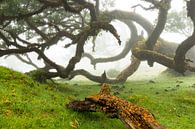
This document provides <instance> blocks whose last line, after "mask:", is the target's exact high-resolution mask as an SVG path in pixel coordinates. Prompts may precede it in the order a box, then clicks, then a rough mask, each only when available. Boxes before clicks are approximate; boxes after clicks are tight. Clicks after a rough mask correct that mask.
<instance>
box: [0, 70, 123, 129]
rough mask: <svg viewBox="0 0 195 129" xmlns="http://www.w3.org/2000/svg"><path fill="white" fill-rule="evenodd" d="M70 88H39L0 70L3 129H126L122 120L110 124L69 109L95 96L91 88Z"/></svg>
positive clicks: (0, 122) (98, 116)
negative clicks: (75, 101)
mask: <svg viewBox="0 0 195 129" xmlns="http://www.w3.org/2000/svg"><path fill="white" fill-rule="evenodd" d="M69 87H70V85H69V84H62V85H58V86H53V85H52V84H47V85H46V84H45V85H43V84H39V83H37V82H34V81H33V80H32V79H31V78H30V77H28V76H26V75H24V74H22V73H19V72H15V71H12V70H10V69H7V68H4V67H0V128H1V129H39V128H44V129H45V128H46V129H73V128H78V127H79V128H82V129H92V128H93V127H94V129H95V128H97V129H98V128H99V129H100V128H105V129H107V128H110V127H113V126H114V127H116V128H117V129H122V128H123V126H122V124H121V123H120V121H119V120H110V119H108V118H106V116H104V115H103V114H95V115H90V114H91V113H77V112H74V111H71V110H68V109H66V108H65V104H66V103H68V102H69V101H70V100H72V99H74V98H75V99H76V96H77V97H78V95H79V96H80V97H83V98H84V96H86V95H88V94H89V92H90V93H94V92H96V91H95V90H94V88H93V89H91V88H90V87H92V86H90V85H86V86H85V87H86V88H87V89H88V90H86V89H85V90H86V91H87V92H83V91H84V90H83V89H80V88H79V89H78V90H74V87H75V89H77V88H76V87H78V85H77V84H72V85H71V87H72V88H69ZM98 88H99V86H97V87H96V89H97V91H98ZM92 90H93V91H92ZM80 93H82V94H80ZM97 121H99V122H97ZM104 122H106V123H104ZM81 123H83V124H81ZM92 125H93V127H92Z"/></svg>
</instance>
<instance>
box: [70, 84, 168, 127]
mask: <svg viewBox="0 0 195 129" xmlns="http://www.w3.org/2000/svg"><path fill="white" fill-rule="evenodd" d="M110 91H111V90H110V85H108V84H105V83H104V84H103V85H102V87H101V91H100V92H99V93H98V94H97V95H93V96H89V97H87V98H85V100H84V101H73V102H70V103H69V104H67V107H68V108H71V109H74V110H77V111H93V112H95V111H101V112H105V113H106V114H109V115H111V116H112V117H116V118H119V119H120V120H121V121H122V122H123V123H124V124H125V127H126V129H166V128H165V127H163V126H161V125H160V124H159V122H158V121H157V120H156V119H155V117H154V116H153V114H152V113H150V112H149V111H148V110H147V109H145V108H142V107H139V106H137V105H135V104H133V103H130V102H128V101H126V100H123V99H121V98H119V97H117V96H113V95H111V93H110Z"/></svg>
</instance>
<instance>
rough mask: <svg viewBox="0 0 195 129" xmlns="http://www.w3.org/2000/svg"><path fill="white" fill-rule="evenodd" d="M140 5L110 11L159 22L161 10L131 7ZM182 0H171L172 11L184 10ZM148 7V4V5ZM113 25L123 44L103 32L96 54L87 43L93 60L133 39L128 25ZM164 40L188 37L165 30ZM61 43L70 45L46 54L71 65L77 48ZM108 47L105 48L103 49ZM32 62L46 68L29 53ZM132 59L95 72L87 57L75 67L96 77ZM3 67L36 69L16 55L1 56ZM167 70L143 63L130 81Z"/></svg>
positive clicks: (120, 2) (120, 4)
mask: <svg viewBox="0 0 195 129" xmlns="http://www.w3.org/2000/svg"><path fill="white" fill-rule="evenodd" d="M137 2H140V1H139V0H133V1H128V2H127V0H116V1H115V4H114V6H113V7H112V8H111V10H114V9H118V10H124V11H129V12H130V11H135V12H136V13H138V14H140V15H142V16H144V17H145V18H146V19H147V20H149V21H150V22H151V23H154V22H155V19H157V15H158V11H145V10H143V9H142V8H140V7H137V8H136V9H132V8H131V7H132V6H134V5H136V3H137ZM182 2H183V0H172V4H171V6H172V8H171V10H170V11H173V10H175V11H181V10H182V8H184V7H183V4H182ZM145 5H146V6H147V4H146V3H145ZM112 24H113V25H114V27H115V28H116V29H117V32H118V34H119V35H120V38H121V41H122V44H121V46H119V45H118V44H117V41H116V39H115V38H114V37H113V36H112V35H111V34H110V33H107V32H105V31H103V32H101V33H100V34H99V35H98V36H97V38H96V40H95V43H96V47H95V52H92V46H93V44H92V41H90V40H89V41H87V42H86V45H85V51H86V52H87V53H90V54H91V55H93V56H94V57H96V58H97V57H111V56H114V55H117V54H119V53H120V52H121V51H122V50H123V47H124V46H125V43H126V41H128V39H129V38H130V33H131V32H130V30H129V29H128V27H127V25H126V24H124V23H122V22H120V21H118V20H115V21H112ZM141 30H142V29H141V28H140V29H139V30H138V31H139V33H141ZM161 37H162V38H163V39H166V40H167V41H173V42H176V43H181V42H182V41H183V40H184V39H185V38H186V37H185V36H184V35H181V34H177V33H167V32H165V31H163V33H162V34H161ZM61 42H65V43H69V42H70V41H69V40H64V41H60V42H58V44H57V45H53V46H51V48H50V49H49V50H47V51H46V55H47V56H48V57H49V58H50V59H52V60H53V61H55V62H56V63H57V64H60V65H63V66H66V65H67V64H68V61H69V59H70V58H71V57H72V56H73V55H74V54H75V46H74V45H73V46H70V47H69V48H66V49H65V48H64V46H63V44H62V43H61ZM104 48H106V49H104ZM29 55H30V57H31V58H32V60H36V64H38V66H39V67H43V66H44V64H43V63H42V61H38V60H37V55H36V54H35V53H30V54H29ZM130 58H131V53H129V54H128V55H126V57H125V58H123V59H121V60H119V61H115V62H109V63H98V64H97V65H96V69H94V66H93V65H91V64H90V60H89V59H87V58H82V60H81V61H80V62H79V63H78V64H77V65H76V69H80V68H83V69H87V70H88V71H90V72H92V73H93V74H97V75H98V74H100V73H103V72H104V71H108V70H109V69H117V70H119V71H121V70H123V69H124V68H125V67H127V66H128V65H129V64H130V62H131V61H130ZM0 65H1V66H6V67H8V68H11V69H14V70H17V71H20V72H27V71H30V70H33V69H35V68H33V67H32V66H30V65H27V64H25V63H22V62H21V61H20V60H18V59H17V58H16V57H15V56H9V57H6V56H4V57H1V58H0ZM165 69H166V67H164V66H162V65H160V64H157V63H155V64H154V66H153V67H149V66H148V65H147V63H146V62H142V63H141V65H140V67H139V69H138V70H137V71H136V72H135V74H134V75H132V76H131V79H134V78H139V79H143V78H148V77H150V78H151V77H152V78H153V77H155V76H157V75H159V73H161V72H162V71H164V70H165Z"/></svg>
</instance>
